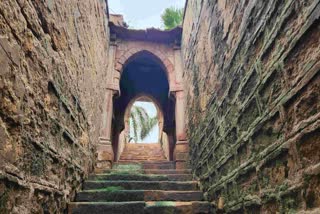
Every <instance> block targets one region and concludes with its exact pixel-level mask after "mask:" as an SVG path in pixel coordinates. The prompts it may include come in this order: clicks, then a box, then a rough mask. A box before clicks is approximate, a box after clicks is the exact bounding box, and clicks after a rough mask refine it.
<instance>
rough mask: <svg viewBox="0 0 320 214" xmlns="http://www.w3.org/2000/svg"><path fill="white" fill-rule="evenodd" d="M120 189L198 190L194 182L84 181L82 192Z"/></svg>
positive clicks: (196, 183)
mask: <svg viewBox="0 0 320 214" xmlns="http://www.w3.org/2000/svg"><path fill="white" fill-rule="evenodd" d="M103 188H121V189H126V190H185V191H191V190H198V182H196V181H126V180H118V181H85V182H84V184H83V189H84V190H97V189H103Z"/></svg>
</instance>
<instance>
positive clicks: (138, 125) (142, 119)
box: [129, 106, 158, 142]
mask: <svg viewBox="0 0 320 214" xmlns="http://www.w3.org/2000/svg"><path fill="white" fill-rule="evenodd" d="M129 122H130V125H132V128H133V137H130V139H129V141H130V140H134V141H135V142H137V141H138V139H141V140H143V139H144V138H146V137H147V136H148V134H149V133H150V132H151V130H152V128H153V127H154V126H155V125H156V124H157V123H158V118H157V116H156V117H150V116H149V115H148V113H147V112H146V110H145V109H144V108H143V107H141V106H133V107H132V109H131V112H130V120H129Z"/></svg>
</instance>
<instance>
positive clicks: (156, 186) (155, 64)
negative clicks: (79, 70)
mask: <svg viewBox="0 0 320 214" xmlns="http://www.w3.org/2000/svg"><path fill="white" fill-rule="evenodd" d="M111 33H113V34H114V35H115V38H119V39H116V40H115V41H114V43H113V44H114V46H112V47H111V52H112V53H113V54H114V56H115V58H114V59H112V60H113V61H112V62H111V64H114V65H115V69H114V70H113V69H112V71H111V72H113V73H114V78H113V81H111V82H110V85H111V86H112V87H111V89H110V90H109V91H108V92H107V95H106V97H107V99H106V100H107V108H106V109H105V120H106V121H107V122H106V123H105V124H106V125H105V128H104V129H103V131H104V132H102V133H103V134H104V136H102V137H101V139H102V140H101V143H100V147H98V163H97V167H96V170H95V174H93V175H91V176H90V177H89V179H88V180H86V181H85V182H84V185H83V189H82V190H81V191H80V192H78V194H77V196H76V202H73V203H71V204H70V205H69V213H73V214H76V213H79V214H85V213H92V214H94V213H112V214H116V213H128V214H129V213H134V214H138V213H159V214H162V213H181V214H182V213H183V214H189V213H190V214H192V213H212V212H211V204H210V203H209V202H206V201H205V200H204V196H203V193H202V191H200V189H199V185H198V181H195V180H194V179H193V176H192V174H191V170H190V168H189V166H188V163H187V161H188V153H189V146H188V141H187V139H186V134H185V128H184V120H185V118H184V103H185V101H184V99H185V96H184V91H183V89H184V88H183V83H182V70H181V68H182V65H181V53H180V47H179V46H180V43H179V42H178V41H179V40H181V28H176V29H174V30H172V31H161V30H155V31H150V32H148V31H140V32H139V31H138V32H137V31H134V30H128V29H125V28H123V27H119V26H115V25H111ZM148 34H150V35H148ZM133 38H134V39H133ZM138 101H148V102H150V103H152V104H154V106H155V108H156V111H157V115H156V116H157V123H158V124H157V125H158V139H156V140H155V142H153V143H150V142H149V143H139V140H140V139H141V136H138V134H137V133H133V131H132V129H133V127H132V124H133V121H132V120H133V118H132V117H131V116H132V110H133V109H134V108H135V107H134V103H136V102H138ZM138 114H146V112H144V111H140V112H138ZM140 116H142V115H140ZM134 126H136V124H134ZM138 131H139V130H138ZM138 131H137V130H136V131H134V132H138ZM140 131H141V129H140ZM132 139H133V140H132ZM111 158H112V159H111ZM110 168H111V169H110Z"/></svg>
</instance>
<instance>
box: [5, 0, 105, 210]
mask: <svg viewBox="0 0 320 214" xmlns="http://www.w3.org/2000/svg"><path fill="white" fill-rule="evenodd" d="M105 9H106V5H105V2H104V1H98V0H93V1H81V2H79V1H63V0H58V1H51V0H50V1H30V0H24V1H20V0H19V1H16V0H13V1H12V0H4V1H1V2H0V64H1V69H0V91H1V93H0V139H1V140H0V141H1V143H0V213H62V212H63V210H64V208H66V204H67V202H68V201H69V200H70V199H72V198H73V196H74V194H75V190H77V189H78V188H79V185H80V183H81V182H82V180H83V178H84V177H85V176H86V175H87V174H88V171H89V170H90V169H91V168H92V166H93V162H94V161H95V160H94V144H95V143H96V142H94V141H95V140H98V137H99V128H100V123H101V121H100V115H101V105H102V99H101V96H102V92H103V88H104V86H103V84H102V83H103V82H105V81H106V79H107V77H108V74H107V73H106V70H107V63H106V59H107V58H108V38H109V33H108V29H107V28H106V25H107V23H108V20H107V17H106V15H105V14H106V13H105Z"/></svg>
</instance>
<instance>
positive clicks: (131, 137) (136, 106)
mask: <svg viewBox="0 0 320 214" xmlns="http://www.w3.org/2000/svg"><path fill="white" fill-rule="evenodd" d="M141 110H142V112H141ZM143 114H148V117H149V119H150V120H149V121H146V122H147V123H148V122H150V121H151V124H149V127H146V128H147V130H142V128H145V127H140V129H139V127H138V129H136V127H137V126H138V125H139V124H137V122H141V119H140V118H139V116H140V117H141V116H142V117H143ZM136 116H138V118H137V117H136ZM136 118H137V119H136ZM152 119H154V120H152ZM134 120H138V121H137V122H135V121H134ZM124 125H125V128H124V130H125V131H126V133H125V135H126V136H127V137H126V143H130V142H133V143H160V142H161V133H162V131H163V113H162V109H161V107H160V104H159V103H158V102H157V100H156V99H154V98H152V97H151V96H148V95H145V94H141V95H138V96H136V97H135V98H134V99H132V101H131V102H130V103H129V104H128V106H127V109H126V111H125V116H124ZM147 125H148V124H147ZM148 128H149V129H148ZM148 130H150V131H149V132H146V131H148ZM143 132H145V133H143ZM135 135H138V136H135Z"/></svg>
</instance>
